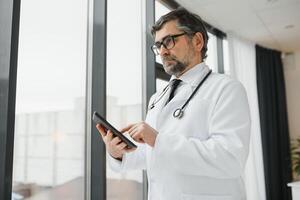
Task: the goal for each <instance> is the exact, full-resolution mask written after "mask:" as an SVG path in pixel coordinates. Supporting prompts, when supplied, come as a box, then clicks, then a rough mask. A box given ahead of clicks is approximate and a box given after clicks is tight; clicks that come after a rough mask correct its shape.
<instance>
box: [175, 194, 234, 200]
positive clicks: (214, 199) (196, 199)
mask: <svg viewBox="0 0 300 200" xmlns="http://www.w3.org/2000/svg"><path fill="white" fill-rule="evenodd" d="M180 199H181V200H234V199H233V198H232V197H231V196H230V195H200V194H199V195H196V194H181V198H180Z"/></svg>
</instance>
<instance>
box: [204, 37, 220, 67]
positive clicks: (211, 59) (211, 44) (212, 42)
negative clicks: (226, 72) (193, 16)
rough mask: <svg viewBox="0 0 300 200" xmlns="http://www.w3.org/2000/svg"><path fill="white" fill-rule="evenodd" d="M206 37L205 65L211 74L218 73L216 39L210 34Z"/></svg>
mask: <svg viewBox="0 0 300 200" xmlns="http://www.w3.org/2000/svg"><path fill="white" fill-rule="evenodd" d="M208 37H209V39H208V43H207V53H206V54H207V58H206V60H205V63H206V64H207V65H208V66H209V68H210V69H212V70H213V72H218V55H217V37H216V36H215V35H213V34H211V33H208Z"/></svg>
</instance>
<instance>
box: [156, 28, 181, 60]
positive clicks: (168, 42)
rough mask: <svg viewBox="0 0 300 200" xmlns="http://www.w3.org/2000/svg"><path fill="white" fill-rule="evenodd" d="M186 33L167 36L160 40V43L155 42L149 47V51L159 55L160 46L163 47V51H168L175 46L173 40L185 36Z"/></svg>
mask: <svg viewBox="0 0 300 200" xmlns="http://www.w3.org/2000/svg"><path fill="white" fill-rule="evenodd" d="M185 34H186V33H179V34H176V35H168V36H166V37H165V38H163V39H162V41H161V42H156V43H155V44H154V45H153V46H151V50H152V51H153V53H154V54H155V55H157V56H158V55H159V54H160V49H161V46H163V47H164V48H165V49H167V50H170V49H172V48H173V47H174V46H175V38H177V37H179V36H182V35H185Z"/></svg>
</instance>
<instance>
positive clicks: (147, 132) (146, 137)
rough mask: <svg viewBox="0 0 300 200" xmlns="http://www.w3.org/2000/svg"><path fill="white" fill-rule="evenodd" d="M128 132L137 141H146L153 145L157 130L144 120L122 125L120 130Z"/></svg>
mask: <svg viewBox="0 0 300 200" xmlns="http://www.w3.org/2000/svg"><path fill="white" fill-rule="evenodd" d="M126 131H127V132H128V133H129V135H130V136H131V137H132V138H133V139H134V140H135V141H137V142H140V143H147V144H148V145H150V146H151V147H154V144H155V140H156V135H157V133H158V132H157V131H156V130H155V129H154V128H152V127H151V126H149V125H148V124H147V123H145V122H140V123H136V124H130V125H128V126H126V127H124V128H123V129H122V130H121V132H122V133H123V132H126Z"/></svg>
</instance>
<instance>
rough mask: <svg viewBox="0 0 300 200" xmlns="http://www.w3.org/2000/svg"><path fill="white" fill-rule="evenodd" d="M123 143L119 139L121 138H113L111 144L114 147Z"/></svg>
mask: <svg viewBox="0 0 300 200" xmlns="http://www.w3.org/2000/svg"><path fill="white" fill-rule="evenodd" d="M120 142H121V139H120V138H119V137H115V138H113V139H112V140H111V142H110V143H111V144H112V145H117V144H119V143H120Z"/></svg>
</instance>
